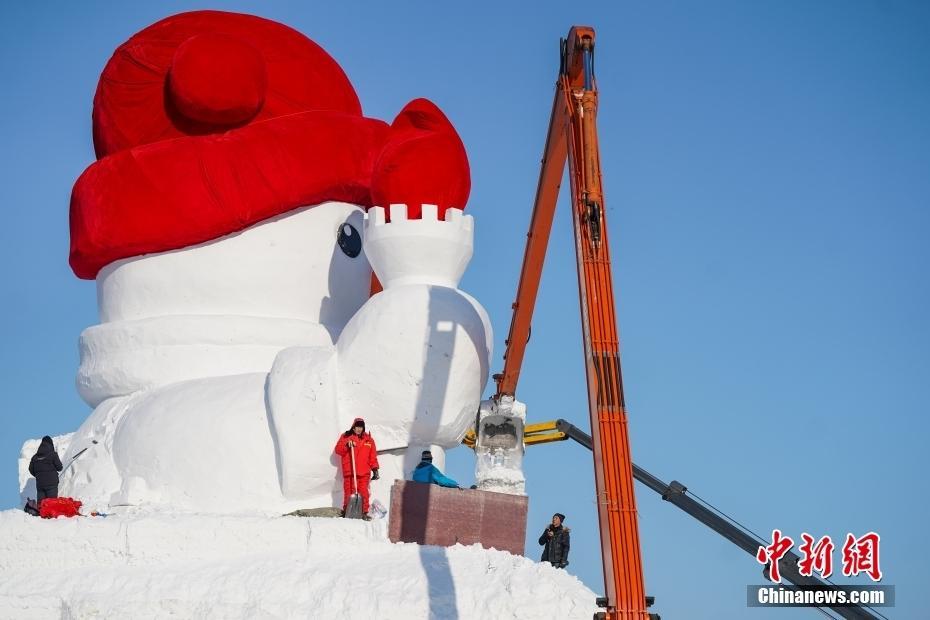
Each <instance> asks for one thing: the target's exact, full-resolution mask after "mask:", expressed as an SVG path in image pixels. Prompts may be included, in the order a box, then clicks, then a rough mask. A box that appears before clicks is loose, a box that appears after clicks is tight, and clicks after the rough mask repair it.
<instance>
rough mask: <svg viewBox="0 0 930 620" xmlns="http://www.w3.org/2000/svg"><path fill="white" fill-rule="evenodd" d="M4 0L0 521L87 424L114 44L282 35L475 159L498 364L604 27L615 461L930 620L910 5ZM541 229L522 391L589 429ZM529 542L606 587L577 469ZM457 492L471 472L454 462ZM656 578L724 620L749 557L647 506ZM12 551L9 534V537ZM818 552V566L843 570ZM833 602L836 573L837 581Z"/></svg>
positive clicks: (545, 497)
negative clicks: (579, 60) (442, 127)
mask: <svg viewBox="0 0 930 620" xmlns="http://www.w3.org/2000/svg"><path fill="white" fill-rule="evenodd" d="M336 4H337V3H304V2H294V3H248V2H232V3H222V2H217V3H214V4H212V5H210V6H209V7H203V6H200V5H193V4H189V3H183V2H162V3H157V4H156V3H150V4H146V5H141V4H140V5H139V6H135V5H133V6H130V3H112V4H99V5H94V4H92V3H90V4H89V3H81V4H77V3H73V4H58V5H52V4H45V5H42V6H37V7H28V8H27V7H26V5H25V4H23V5H16V6H13V5H9V6H6V7H5V8H4V9H2V13H3V19H2V20H0V33H2V36H0V50H2V52H0V68H2V75H3V76H4V80H5V86H4V89H3V91H4V96H3V97H2V98H0V118H2V121H0V122H2V136H3V140H2V146H0V170H2V172H0V174H2V176H3V183H2V184H0V187H2V190H0V200H2V204H3V208H4V213H5V217H6V218H7V219H6V221H5V222H4V225H3V227H2V231H0V235H2V240H3V242H2V244H0V265H2V267H0V269H2V270H3V271H2V276H3V278H2V290H3V294H2V297H3V300H4V303H2V304H0V324H2V325H3V333H4V346H3V347H0V364H2V365H0V368H2V375H0V377H2V379H0V381H2V383H0V385H2V388H3V390H4V391H5V393H6V394H7V396H6V397H5V398H4V413H3V418H2V433H0V454H2V455H5V456H3V458H2V459H0V464H3V466H2V467H0V506H5V507H9V506H13V505H14V504H15V503H16V502H17V501H18V499H17V498H18V496H17V491H16V457H17V455H18V453H19V448H20V446H21V444H22V441H23V440H24V439H26V438H29V437H36V436H41V435H43V434H46V433H49V434H59V433H64V432H69V431H71V430H74V429H76V428H77V426H78V425H79V424H80V423H81V421H82V420H83V419H84V417H85V416H86V415H87V413H88V412H87V407H86V406H85V405H84V404H83V402H81V401H80V400H79V398H78V397H77V394H76V392H75V389H74V374H75V370H76V368H77V336H78V334H79V333H80V331H81V330H82V329H84V328H85V327H87V326H89V325H92V324H94V323H95V322H96V297H95V289H94V286H93V284H92V283H89V282H84V281H80V280H78V279H77V278H75V277H74V276H73V275H72V274H71V272H70V270H69V268H68V265H67V252H68V223H67V222H68V219H67V209H68V198H69V193H70V189H71V185H72V183H73V182H74V179H75V178H76V177H77V176H78V175H79V174H80V172H81V171H82V170H83V169H84V168H85V167H86V166H87V165H88V164H89V163H90V162H91V161H92V159H93V149H92V144H91V134H90V111H91V102H92V97H93V93H94V90H95V88H96V83H97V77H98V76H99V73H100V71H101V69H102V68H103V65H104V64H105V62H106V60H107V59H108V58H109V56H110V54H111V53H112V51H113V50H114V49H115V47H116V46H117V45H118V44H119V43H121V42H122V41H124V40H125V39H127V38H128V37H129V36H130V35H132V34H133V33H134V32H136V31H137V30H139V29H141V28H142V27H144V26H146V25H148V24H150V23H152V22H154V21H156V20H157V19H159V18H161V17H164V16H167V15H169V14H171V13H175V12H179V11H182V10H189V9H194V8H223V9H228V10H236V11H243V12H252V13H256V14H259V15H262V16H264V17H268V18H271V19H275V20H278V21H281V22H284V23H286V24H288V25H290V26H292V27H294V28H296V29H298V30H300V31H301V32H304V33H305V34H307V35H308V36H310V37H311V38H313V39H314V40H316V41H317V42H318V43H320V44H321V45H322V46H323V47H324V48H325V49H326V50H328V51H329V52H330V53H331V54H332V55H333V56H334V57H335V58H336V59H337V60H338V61H339V62H340V64H342V66H343V68H344V69H345V70H346V72H347V74H348V75H349V77H350V79H351V80H352V81H353V83H354V85H355V87H356V90H357V91H358V93H359V96H360V98H361V100H362V105H363V107H364V109H365V113H366V114H367V115H369V116H373V117H378V118H384V119H390V118H393V116H394V115H395V114H396V112H397V111H398V110H399V109H400V108H401V107H402V106H403V105H404V104H405V103H406V102H407V101H408V100H410V99H412V98H414V97H418V96H426V97H429V98H431V99H432V100H434V101H435V102H437V103H438V104H439V105H440V107H442V109H443V110H444V111H445V112H446V113H447V114H448V116H449V117H450V118H451V119H452V120H453V122H454V123H455V124H456V126H457V127H458V129H459V132H460V133H461V135H462V137H463V140H464V141H465V144H466V147H467V148H468V150H469V154H470V159H471V166H472V174H473V190H472V196H471V200H470V203H469V206H468V210H469V211H470V212H471V213H472V214H474V215H475V218H476V226H477V231H476V242H475V246H476V254H475V258H474V259H473V261H472V263H471V266H470V268H469V271H468V272H467V274H466V276H465V278H464V280H463V283H462V288H464V289H465V290H467V291H469V292H470V293H472V294H473V295H474V296H475V297H476V298H477V299H478V300H480V301H481V303H482V304H483V305H484V306H485V307H486V308H487V309H488V311H489V313H490V315H491V319H492V321H493V324H494V328H495V330H496V335H497V343H496V347H497V354H496V356H495V368H496V369H497V368H499V366H500V352H501V350H502V347H503V338H504V337H505V336H506V333H507V328H508V326H509V321H510V304H511V302H512V301H513V296H514V291H515V288H516V281H517V276H518V273H519V268H520V261H521V258H522V252H523V239H524V234H525V231H526V227H527V223H528V221H529V214H530V208H531V205H532V199H533V194H534V190H535V187H536V179H537V175H538V165H539V158H540V155H541V152H542V148H543V141H544V139H545V132H546V126H547V121H548V114H549V111H550V105H551V97H552V90H553V83H554V80H555V75H556V72H557V69H558V58H557V49H558V46H557V44H558V39H559V37H560V36H564V35H565V33H566V32H567V30H568V28H569V27H570V26H571V25H572V24H590V25H592V26H594V27H595V28H596V29H597V34H598V39H597V55H596V71H597V77H598V80H599V86H600V93H601V108H600V113H599V129H600V140H601V149H602V166H603V172H604V179H605V194H606V204H607V208H608V213H607V214H608V217H609V226H610V234H611V243H612V244H613V245H612V253H613V257H614V278H615V286H616V292H617V304H618V313H619V324H620V331H621V336H622V351H623V363H624V379H625V386H626V390H627V400H628V403H629V407H630V429H631V441H632V450H633V455H634V460H635V461H636V462H637V463H638V464H639V465H641V466H643V467H645V468H646V469H648V470H650V471H651V472H653V473H654V474H656V475H658V476H660V477H662V478H664V479H666V480H670V479H673V478H674V479H678V480H680V481H682V482H683V483H685V484H686V485H687V486H688V487H689V488H691V489H692V490H693V491H695V492H696V493H697V494H699V495H700V496H701V497H704V498H705V499H707V500H708V501H710V502H712V503H714V504H715V505H717V506H718V507H720V508H721V509H723V510H724V511H726V512H727V513H729V514H731V515H733V516H734V517H736V518H737V519H738V520H740V521H741V522H743V523H744V524H746V525H748V526H749V527H750V528H752V529H754V530H755V531H757V532H759V533H762V534H763V535H766V536H767V535H768V533H769V532H770V531H771V530H772V529H773V528H776V527H777V528H780V529H782V530H783V531H784V532H785V533H787V534H789V535H791V536H792V537H793V538H795V539H798V538H799V537H800V534H801V532H810V533H812V534H814V535H817V536H820V535H824V534H829V535H831V536H832V537H833V538H834V539H835V540H836V539H842V538H843V537H844V536H845V534H846V533H847V532H853V533H855V534H857V535H859V534H864V533H865V532H866V531H869V530H874V531H877V532H879V533H880V534H881V536H882V547H881V553H882V556H881V562H882V568H883V570H884V573H885V580H884V582H885V583H889V584H894V585H896V586H897V601H898V605H897V608H896V609H891V610H888V612H889V613H887V614H886V615H888V616H889V617H897V618H913V617H918V616H919V615H921V613H922V612H923V610H924V609H925V608H926V603H925V602H923V603H922V602H921V601H920V600H919V598H918V597H919V596H921V595H923V594H924V591H925V581H926V577H927V576H928V571H927V563H926V561H923V559H922V557H921V555H920V554H919V552H918V550H919V549H920V548H921V546H922V545H923V544H924V543H925V536H924V535H923V534H924V528H923V527H922V526H923V525H924V524H925V523H926V520H927V512H928V499H927V497H928V495H927V490H928V488H927V487H928V485H927V482H926V477H925V475H926V471H927V466H928V464H930V457H928V450H927V449H926V444H927V442H928V440H930V422H928V419H927V405H926V403H927V397H926V390H927V388H928V387H930V363H928V351H930V329H928V319H927V316H928V308H930V304H928V302H930V278H928V277H927V270H928V267H930V244H928V241H927V239H928V233H930V113H928V111H930V37H928V36H927V32H930V5H927V4H926V3H920V2H914V3H908V2H894V3H892V2H883V1H878V0H875V1H871V2H868V1H864V0H862V1H858V2H828V1H817V2H814V1H810V2H801V1H786V2H775V1H768V2H752V3H749V2H703V3H698V2H681V3H670V2H620V3H617V2H603V3H600V2H588V3H583V4H578V3H546V2H538V3H535V8H534V9H533V10H532V11H527V10H526V9H525V8H524V7H521V6H518V5H517V3H513V4H505V3H493V4H492V3H487V4H484V3H456V4H449V3H425V2H418V3H351V5H350V6H351V8H349V5H346V6H345V7H342V6H335V5H336ZM564 197H565V196H564V193H563V202H562V204H560V210H559V213H558V215H557V218H556V222H555V226H556V227H555V230H554V232H553V236H552V241H551V246H550V251H549V255H548V259H547V264H546V271H545V275H544V278H543V282H542V288H541V291H540V297H539V302H538V307H537V313H536V317H535V320H534V325H533V340H532V342H531V344H530V346H529V350H528V353H527V360H526V363H525V366H524V370H523V374H522V379H521V384H520V386H519V389H518V398H520V399H521V400H523V401H525V402H526V403H527V405H528V411H529V417H530V418H531V420H533V421H541V420H550V419H555V418H558V417H564V418H567V419H569V420H572V421H573V422H575V423H576V424H578V425H580V426H582V427H585V428H587V427H588V426H589V422H588V419H587V411H586V395H585V387H584V375H583V365H582V357H581V345H580V340H579V338H580V327H579V318H578V314H579V312H578V305H577V301H576V298H577V288H576V281H575V268H574V257H573V252H574V249H573V247H572V237H571V222H570V219H569V217H568V213H567V210H566V208H565V207H566V206H567V205H566V204H565V202H564ZM526 469H527V475H528V478H529V482H528V491H529V494H530V531H529V535H528V543H529V544H528V551H529V553H530V555H531V556H533V557H536V555H537V554H538V552H539V548H538V547H536V545H535V538H536V537H537V536H538V535H539V531H541V529H542V527H543V526H544V524H545V522H546V521H547V520H548V517H549V516H550V515H551V514H552V513H553V512H555V511H558V512H563V513H565V514H566V515H568V518H567V520H566V524H567V525H570V526H572V528H573V529H572V533H573V548H572V553H571V557H570V560H571V566H570V567H569V570H570V572H573V573H574V574H576V575H578V576H579V577H580V578H582V579H583V580H584V581H585V582H586V583H587V584H588V585H589V586H590V587H591V588H592V589H593V590H595V591H600V590H601V587H602V586H601V581H600V579H601V576H600V569H599V548H598V537H597V530H596V527H595V518H594V503H593V482H592V480H593V476H592V464H591V459H590V456H589V454H588V453H587V452H585V451H584V450H583V449H582V448H580V447H579V446H577V445H573V444H567V443H566V444H553V445H547V446H540V447H534V448H531V449H530V450H529V453H528V455H527V459H526ZM447 473H448V474H449V475H451V476H452V477H454V478H456V479H459V480H460V481H463V482H470V481H471V480H472V479H473V473H472V459H471V456H470V454H469V453H468V452H467V451H466V450H465V449H462V450H458V451H456V452H453V453H452V454H451V455H450V460H449V466H448V472H447ZM637 491H638V493H639V494H638V498H637V501H638V507H639V516H640V531H641V539H642V546H643V557H644V563H645V571H646V586H647V590H648V592H649V593H650V594H652V595H654V596H655V597H656V600H657V603H656V611H658V612H659V613H661V614H662V615H663V616H665V617H670V618H675V617H677V618H689V619H690V618H697V619H700V618H717V619H720V618H725V619H741V618H813V617H818V616H819V614H817V612H815V611H812V610H788V609H779V610H760V609H747V608H746V607H745V586H746V585H747V584H750V583H759V582H760V567H759V566H758V565H757V564H756V563H755V561H754V560H753V559H752V558H751V557H749V556H748V555H746V554H745V553H743V552H742V551H740V550H738V549H736V548H735V547H733V546H732V545H730V543H728V542H726V541H724V540H723V539H722V538H720V537H718V536H717V535H716V534H714V533H713V532H710V531H709V530H705V529H704V528H702V527H701V526H700V525H697V524H696V523H694V522H692V521H691V520H690V519H689V518H688V517H687V516H685V515H684V514H682V513H680V512H679V511H678V510H677V509H676V508H674V507H673V506H671V505H668V504H666V503H664V502H662V501H661V500H659V499H658V498H656V497H653V496H652V495H650V494H649V491H647V490H646V489H644V488H643V487H640V486H637ZM0 535H2V533H0ZM835 559H838V558H835ZM838 581H843V579H842V578H840V579H838Z"/></svg>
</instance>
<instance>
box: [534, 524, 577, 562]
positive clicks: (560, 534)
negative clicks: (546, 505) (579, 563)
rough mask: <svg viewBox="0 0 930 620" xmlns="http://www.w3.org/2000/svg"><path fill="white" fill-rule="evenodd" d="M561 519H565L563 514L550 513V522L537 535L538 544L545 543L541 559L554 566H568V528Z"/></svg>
mask: <svg viewBox="0 0 930 620" xmlns="http://www.w3.org/2000/svg"><path fill="white" fill-rule="evenodd" d="M563 521H565V515H563V514H562V513H559V512H557V513H555V514H554V515H552V523H551V524H549V527H547V528H546V529H545V531H544V532H543V533H542V536H540V537H539V544H540V545H545V548H544V549H543V552H542V561H543V562H549V563H550V564H552V565H553V566H555V567H556V568H565V567H566V566H568V548H569V546H570V541H569V537H568V534H569V529H568V528H567V527H565V526H564V525H562V522H563Z"/></svg>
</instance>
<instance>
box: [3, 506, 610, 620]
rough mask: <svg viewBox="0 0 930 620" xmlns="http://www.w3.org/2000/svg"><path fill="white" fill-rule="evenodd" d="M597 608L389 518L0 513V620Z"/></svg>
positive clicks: (505, 563) (324, 619)
mask: <svg viewBox="0 0 930 620" xmlns="http://www.w3.org/2000/svg"><path fill="white" fill-rule="evenodd" d="M459 492H461V491H459ZM594 599H595V594H594V592H592V591H591V590H589V589H588V588H586V587H585V585H584V584H583V583H581V582H580V581H579V580H578V579H577V578H576V577H574V576H573V575H571V574H570V573H568V572H567V571H564V570H559V569H557V568H554V567H552V566H550V565H549V564H544V563H538V562H534V561H532V560H530V559H528V558H525V557H522V556H517V555H511V554H509V553H506V552H504V551H494V550H487V549H482V548H481V547H480V546H478V545H473V546H470V547H463V546H461V545H456V546H454V547H428V546H421V545H414V544H404V543H399V544H392V543H391V542H389V541H388V539H387V523H386V522H385V520H384V519H381V520H377V519H376V520H374V521H370V522H366V521H362V520H361V519H358V520H356V519H330V518H320V517H309V518H302V517H281V516H272V515H264V516H263V515H208V514H189V513H171V512H164V511H144V510H139V509H126V510H125V511H123V512H121V513H116V514H111V515H110V516H108V517H105V518H104V517H75V518H72V519H64V518H61V519H39V518H37V517H30V516H29V515H27V514H26V513H24V512H23V511H22V510H6V511H2V512H0V619H2V620H8V619H9V620H91V619H93V620H101V619H104V620H108V619H114V620H116V619H119V620H125V619H127V618H131V619H132V620H161V619H163V618H175V619H176V618H198V620H200V619H205V620H213V619H216V620H219V619H222V620H238V619H242V620H245V619H248V620H277V619H280V620H290V619H291V618H302V619H311V620H316V619H319V620H343V619H344V620H355V619H357V618H378V620H395V619H396V620H419V619H423V620H426V619H436V620H440V619H441V620H472V619H474V620H487V619H491V618H493V619H498V618H500V619H503V618H508V619H511V620H546V619H552V620H575V619H577V620H590V618H591V617H592V616H593V615H594V613H595V612H596V611H597V610H598V609H597V606H596V605H595V600H594Z"/></svg>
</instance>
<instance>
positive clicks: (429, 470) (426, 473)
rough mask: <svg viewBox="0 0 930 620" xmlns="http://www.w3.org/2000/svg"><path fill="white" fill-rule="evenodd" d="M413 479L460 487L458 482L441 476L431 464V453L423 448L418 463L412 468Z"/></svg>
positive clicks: (443, 485)
mask: <svg viewBox="0 0 930 620" xmlns="http://www.w3.org/2000/svg"><path fill="white" fill-rule="evenodd" d="M413 479H414V481H415V482H426V483H429V484H438V485H439V486H441V487H451V488H453V489H458V488H460V487H459V483H458V482H456V481H455V480H453V479H452V478H448V477H446V476H443V475H442V472H441V471H439V468H438V467H436V466H435V465H433V453H432V452H430V451H429V450H424V451H423V454H422V455H420V464H419V465H417V467H416V469H414V470H413Z"/></svg>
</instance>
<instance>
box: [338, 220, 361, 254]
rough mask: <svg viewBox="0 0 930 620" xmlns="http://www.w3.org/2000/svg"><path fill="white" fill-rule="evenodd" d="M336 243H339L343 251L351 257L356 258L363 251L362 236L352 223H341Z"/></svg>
mask: <svg viewBox="0 0 930 620" xmlns="http://www.w3.org/2000/svg"><path fill="white" fill-rule="evenodd" d="M336 243H338V244H339V249H341V250H342V253H343V254H345V255H346V256H348V257H349V258H355V257H356V256H358V255H359V254H361V253H362V236H361V235H360V234H358V231H357V230H356V229H355V226H353V225H352V224H349V223H344V224H340V225H339V233H338V234H337V235H336Z"/></svg>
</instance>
